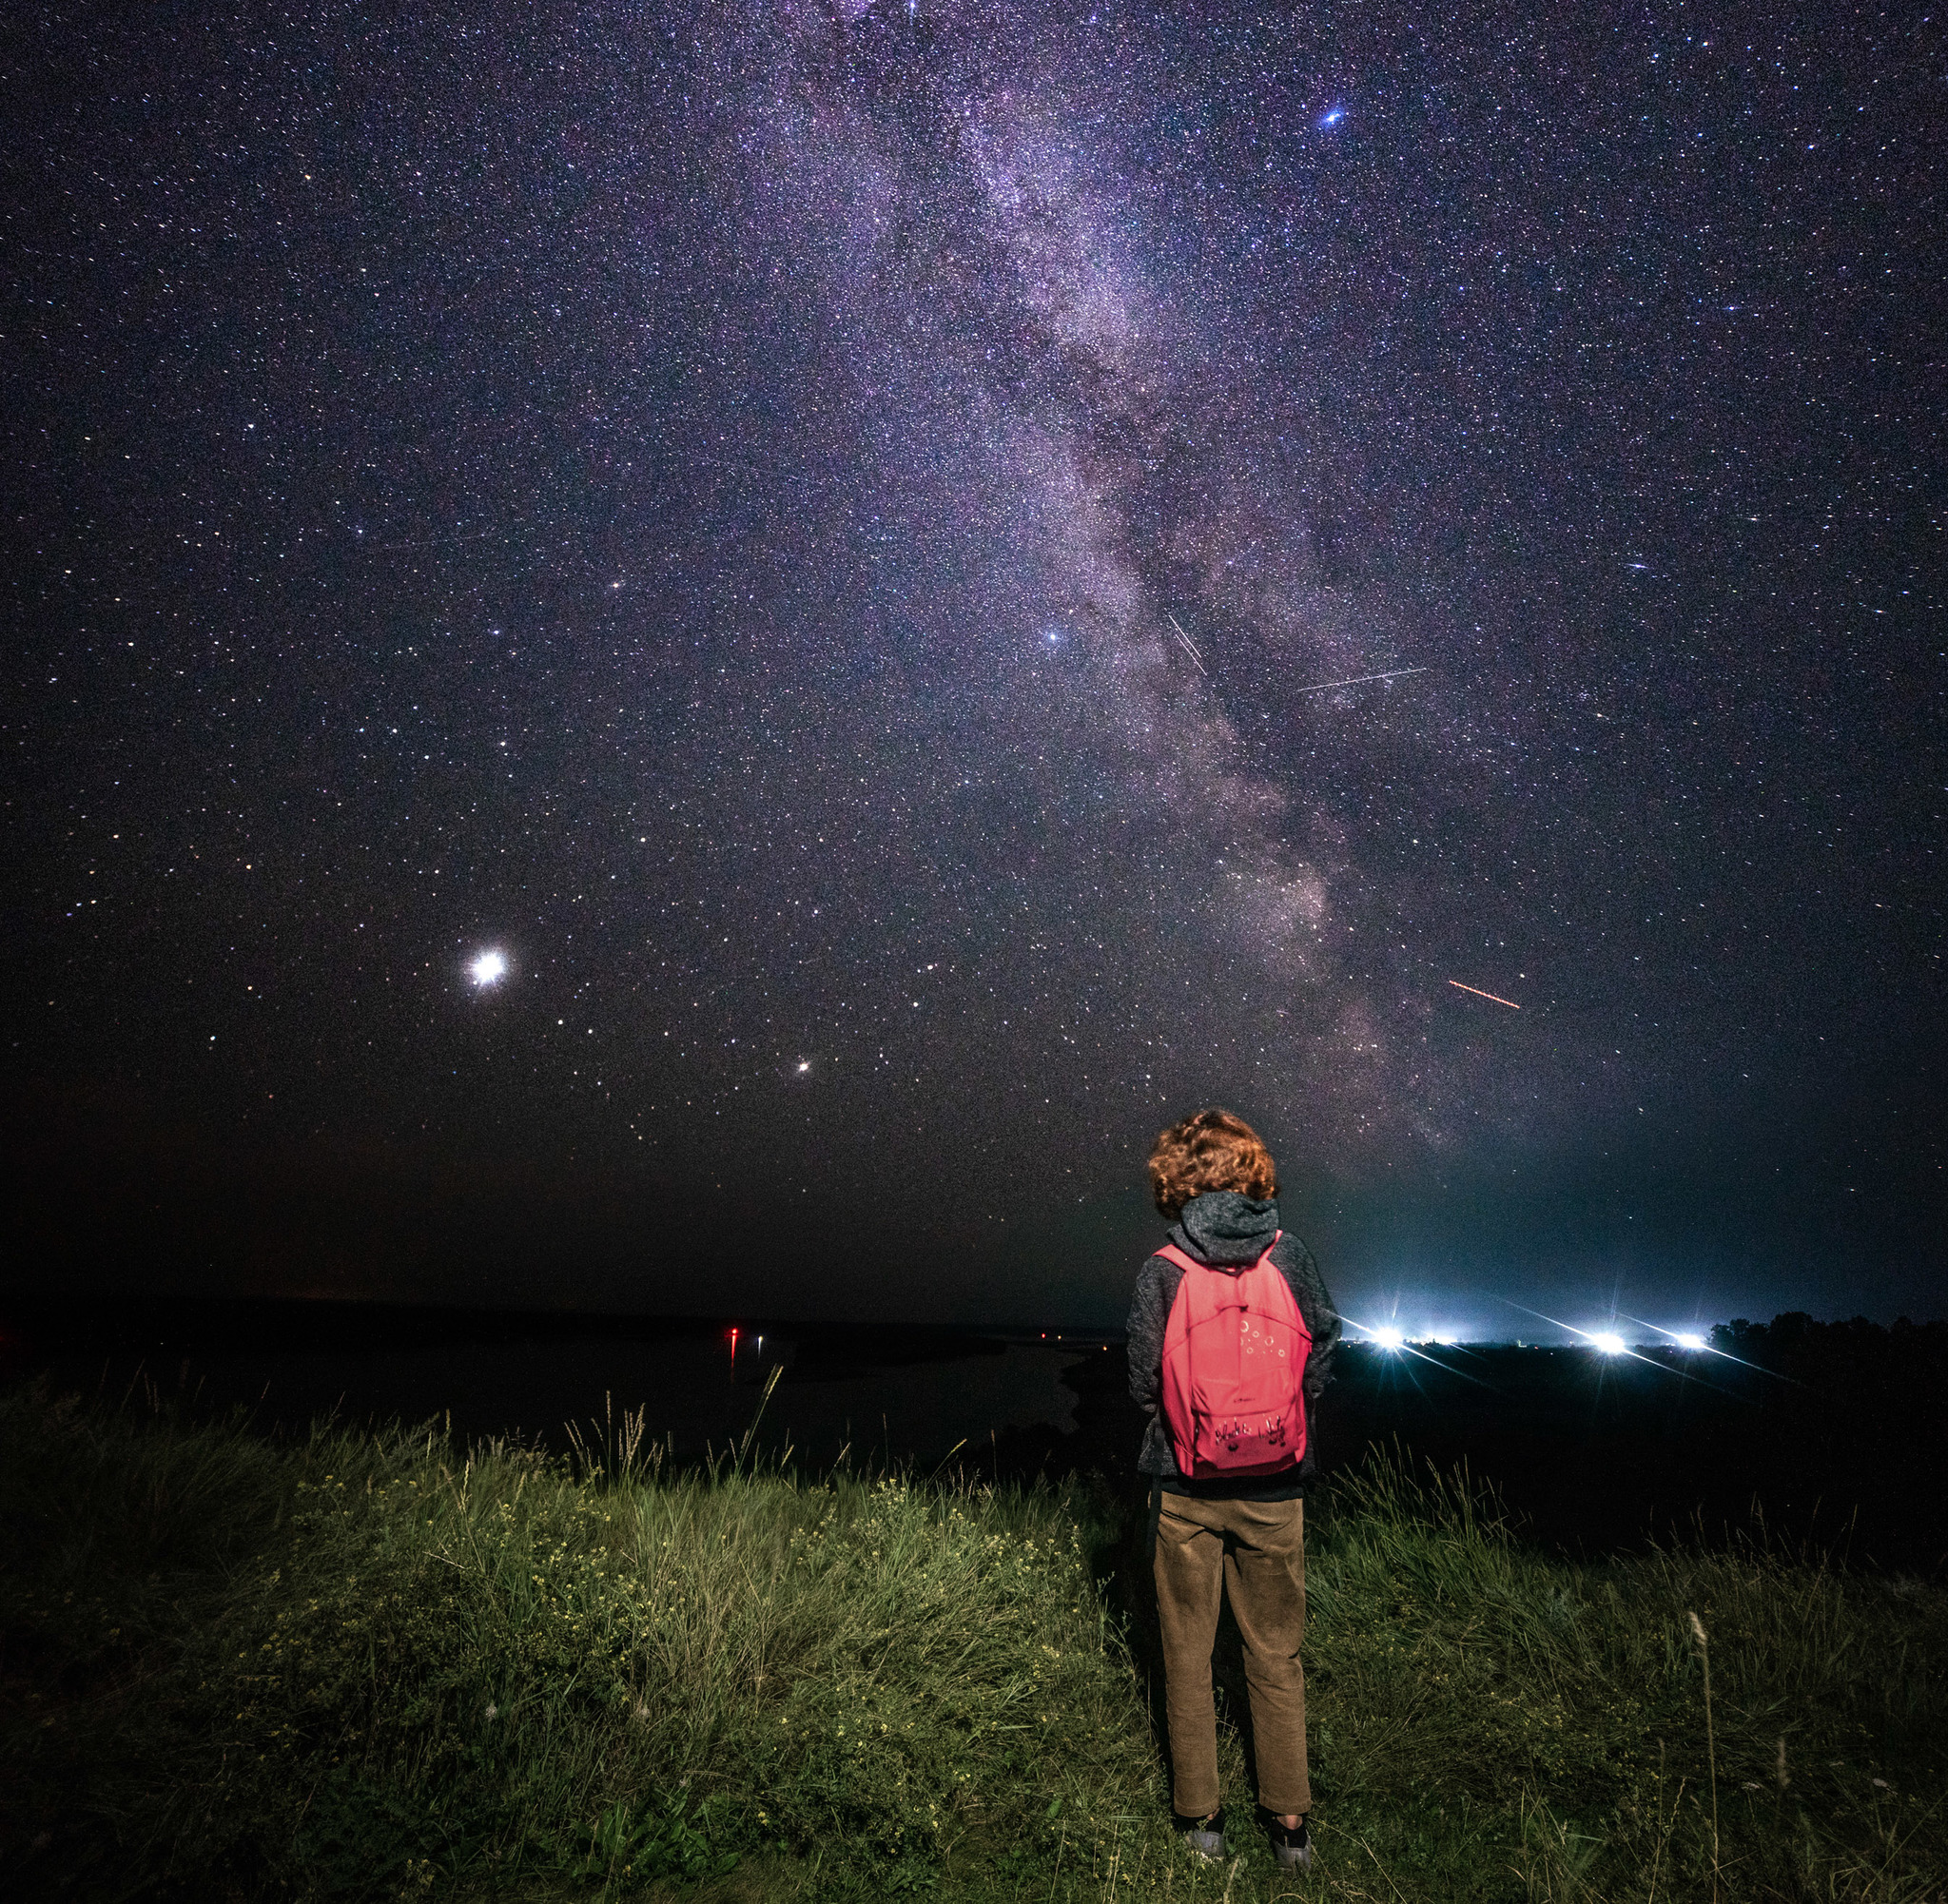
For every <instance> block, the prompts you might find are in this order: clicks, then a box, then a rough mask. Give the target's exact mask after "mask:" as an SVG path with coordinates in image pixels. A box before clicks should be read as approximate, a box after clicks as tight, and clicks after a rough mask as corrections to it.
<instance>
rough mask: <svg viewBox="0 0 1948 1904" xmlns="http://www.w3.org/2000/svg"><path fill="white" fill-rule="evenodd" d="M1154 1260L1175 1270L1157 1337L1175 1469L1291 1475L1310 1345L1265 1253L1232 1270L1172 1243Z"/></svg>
mask: <svg viewBox="0 0 1948 1904" xmlns="http://www.w3.org/2000/svg"><path fill="white" fill-rule="evenodd" d="M1279 1234H1284V1233H1283V1232H1282V1231H1281V1232H1280V1233H1279ZM1277 1243H1278V1238H1277V1236H1274V1237H1273V1238H1272V1244H1273V1248H1275V1249H1276V1247H1277ZM1157 1253H1158V1254H1159V1256H1162V1257H1165V1258H1166V1259H1167V1260H1169V1261H1170V1262H1173V1263H1175V1264H1176V1265H1177V1266H1178V1267H1179V1269H1180V1270H1182V1271H1183V1280H1182V1281H1181V1282H1179V1284H1178V1286H1177V1300H1176V1301H1175V1302H1173V1303H1172V1304H1171V1306H1170V1320H1169V1321H1168V1322H1167V1323H1166V1324H1165V1325H1164V1330H1163V1420H1164V1423H1165V1425H1166V1426H1167V1427H1168V1428H1169V1429H1170V1446H1171V1447H1172V1449H1173V1451H1174V1452H1175V1453H1176V1455H1177V1466H1178V1469H1179V1472H1180V1473H1182V1474H1183V1475H1185V1476H1186V1477H1187V1478H1189V1479H1190V1480H1193V1481H1209V1480H1215V1479H1217V1478H1219V1477H1222V1476H1228V1475H1247V1474H1276V1473H1278V1472H1280V1471H1281V1470H1282V1469H1284V1468H1287V1467H1293V1466H1294V1465H1295V1463H1296V1462H1297V1461H1298V1460H1299V1458H1300V1457H1301V1456H1302V1455H1303V1454H1304V1453H1305V1392H1304V1386H1303V1385H1304V1380H1305V1361H1306V1357H1307V1356H1308V1355H1310V1354H1311V1353H1312V1348H1313V1338H1312V1331H1310V1330H1309V1329H1307V1328H1306V1326H1305V1318H1304V1317H1303V1316H1301V1315H1300V1314H1299V1312H1298V1304H1297V1303H1296V1302H1295V1301H1294V1300H1293V1297H1292V1285H1291V1284H1290V1283H1288V1282H1287V1281H1286V1280H1285V1278H1284V1277H1283V1276H1282V1275H1281V1274H1280V1273H1278V1272H1277V1271H1276V1269H1274V1268H1273V1267H1272V1251H1271V1250H1267V1251H1266V1252H1265V1253H1264V1254H1263V1255H1262V1256H1260V1257H1259V1258H1258V1260H1257V1261H1256V1263H1252V1264H1250V1265H1248V1266H1245V1267H1240V1268H1229V1267H1221V1266H1213V1265H1211V1264H1208V1263H1200V1262H1198V1260H1197V1258H1196V1257H1195V1256H1190V1255H1186V1254H1185V1253H1184V1252H1183V1251H1181V1250H1179V1249H1178V1248H1177V1247H1176V1246H1175V1245H1174V1244H1166V1245H1165V1246H1164V1248H1162V1249H1161V1250H1159V1251H1158V1252H1157Z"/></svg>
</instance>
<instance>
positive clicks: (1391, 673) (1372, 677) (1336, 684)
mask: <svg viewBox="0 0 1948 1904" xmlns="http://www.w3.org/2000/svg"><path fill="white" fill-rule="evenodd" d="M1426 672H1427V670H1426V669H1425V668H1390V669H1389V670H1387V671H1386V673H1384V674H1353V675H1349V676H1348V677H1347V678H1346V679H1345V680H1344V681H1315V682H1314V683H1313V685H1312V686H1311V687H1310V688H1295V689H1294V690H1292V691H1293V692H1294V693H1295V694H1323V693H1324V692H1325V691H1326V690H1327V689H1328V688H1357V687H1358V686H1359V684H1360V683H1361V682H1362V681H1397V680H1399V679H1400V677H1401V676H1402V675H1403V674H1425V673H1426Z"/></svg>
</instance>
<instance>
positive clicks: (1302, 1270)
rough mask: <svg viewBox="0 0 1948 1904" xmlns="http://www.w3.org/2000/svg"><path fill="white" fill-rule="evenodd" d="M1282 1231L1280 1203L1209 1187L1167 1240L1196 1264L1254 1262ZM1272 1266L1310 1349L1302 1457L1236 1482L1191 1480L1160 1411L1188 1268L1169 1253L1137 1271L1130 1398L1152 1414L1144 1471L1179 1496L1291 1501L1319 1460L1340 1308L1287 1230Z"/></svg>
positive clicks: (1131, 1328)
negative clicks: (1168, 1346) (1169, 1336)
mask: <svg viewBox="0 0 1948 1904" xmlns="http://www.w3.org/2000/svg"><path fill="white" fill-rule="evenodd" d="M1277 1232H1278V1206H1277V1205H1276V1203H1260V1202H1259V1201H1258V1200H1257V1199H1256V1197H1251V1196H1240V1195H1238V1194H1237V1192H1236V1191H1234V1190H1210V1191H1206V1192H1205V1193H1204V1195H1202V1196H1194V1197H1192V1198H1191V1200H1190V1201H1189V1202H1188V1203H1186V1204H1185V1205H1184V1207H1183V1210H1182V1212H1181V1213H1180V1214H1179V1217H1178V1220H1177V1222H1176V1223H1174V1224H1173V1225H1172V1226H1171V1231H1170V1240H1171V1241H1172V1242H1173V1243H1175V1244H1176V1245H1177V1247H1178V1248H1179V1250H1181V1251H1182V1252H1183V1253H1184V1254H1185V1255H1187V1256H1189V1257H1191V1258H1192V1260H1193V1261H1195V1262H1199V1263H1211V1264H1215V1265H1218V1266H1224V1267H1229V1266H1233V1265H1242V1264H1246V1263H1255V1262H1256V1261H1257V1259H1258V1258H1259V1257H1260V1256H1262V1255H1263V1254H1264V1253H1265V1246H1266V1245H1267V1244H1268V1243H1270V1242H1271V1240H1272V1238H1273V1237H1274V1236H1275V1235H1276V1234H1277ZM1272 1267H1273V1268H1274V1269H1276V1270H1277V1271H1278V1272H1279V1273H1280V1274H1282V1275H1283V1276H1284V1278H1285V1280H1286V1282H1287V1283H1288V1284H1290V1285H1291V1288H1292V1293H1293V1297H1294V1299H1295V1301H1296V1302H1297V1304H1298V1312H1299V1314H1300V1316H1301V1317H1302V1318H1303V1319H1304V1321H1305V1326H1306V1328H1307V1329H1308V1330H1310V1331H1312V1338H1313V1350H1312V1354H1311V1355H1310V1356H1309V1357H1308V1358H1307V1360H1306V1365H1305V1403H1306V1447H1305V1458H1304V1460H1302V1461H1301V1462H1300V1463H1299V1464H1298V1466H1297V1467H1296V1468H1295V1469H1294V1470H1293V1471H1292V1472H1291V1473H1290V1474H1273V1475H1250V1476H1245V1477H1241V1478H1240V1479H1238V1480H1237V1481H1189V1480H1186V1479H1185V1478H1184V1476H1183V1474H1182V1473H1181V1472H1180V1471H1179V1467H1178V1465H1177V1457H1176V1455H1174V1454H1173V1453H1172V1452H1171V1447H1170V1432H1169V1430H1168V1429H1167V1428H1165V1427H1164V1425H1163V1418H1162V1413H1161V1409H1160V1404H1161V1398H1162V1389H1163V1330H1164V1326H1165V1324H1166V1323H1167V1322H1168V1321H1169V1320H1170V1306H1171V1304H1172V1303H1174V1302H1175V1301H1176V1300H1177V1290H1178V1285H1179V1283H1180V1282H1182V1280H1183V1275H1184V1273H1183V1271H1182V1270H1181V1269H1179V1267H1178V1265H1177V1264H1175V1263H1173V1262H1171V1261H1170V1260H1169V1259H1168V1258H1167V1257H1164V1256H1152V1257H1151V1258H1150V1259H1149V1260H1148V1261H1147V1262H1146V1263H1145V1264H1144V1265H1143V1267H1142V1269H1141V1270H1140V1271H1139V1272H1138V1273H1137V1293H1136V1296H1135V1298H1134V1299H1133V1300H1132V1302H1131V1303H1130V1321H1129V1357H1130V1396H1131V1398H1132V1399H1133V1400H1134V1401H1135V1402H1136V1404H1137V1406H1138V1407H1139V1408H1140V1409H1143V1410H1144V1411H1145V1412H1146V1413H1147V1414H1148V1415H1149V1417H1150V1421H1149V1425H1148V1427H1147V1428H1145V1429H1144V1430H1143V1449H1142V1452H1141V1453H1140V1455H1139V1456H1138V1457H1137V1467H1138V1470H1139V1472H1140V1473H1143V1474H1148V1475H1153V1476H1155V1477H1156V1478H1157V1479H1158V1480H1159V1481H1160V1482H1161V1483H1162V1485H1163V1486H1164V1488H1165V1489H1166V1490H1168V1491H1169V1492H1171V1493H1176V1494H1204V1495H1214V1494H1215V1495H1222V1496H1224V1497H1226V1498H1229V1499H1234V1500H1236V1499H1245V1500H1255V1501H1287V1500H1291V1499H1293V1498H1294V1497H1295V1496H1296V1495H1300V1494H1303V1493H1304V1492H1305V1477H1306V1476H1307V1475H1309V1474H1311V1473H1312V1472H1313V1471H1314V1469H1315V1466H1316V1464H1315V1461H1314V1455H1313V1451H1314V1447H1315V1422H1316V1405H1317V1402H1318V1398H1319V1395H1320V1393H1321V1392H1322V1391H1323V1390H1324V1389H1325V1387H1326V1384H1327V1383H1328V1382H1330V1381H1331V1380H1332V1379H1333V1350H1334V1346H1335V1345H1336V1344H1337V1343H1338V1340H1339V1314H1338V1311H1336V1310H1335V1309H1334V1307H1333V1298H1332V1296H1331V1295H1330V1294H1328V1293H1327V1291H1326V1284H1325V1279H1324V1277H1322V1276H1321V1275H1320V1274H1319V1266H1318V1264H1317V1263H1316V1262H1315V1261H1314V1259H1313V1253H1312V1252H1311V1251H1310V1250H1308V1249H1307V1248H1306V1246H1305V1245H1304V1244H1303V1243H1302V1242H1300V1241H1299V1239H1298V1238H1297V1237H1296V1236H1295V1235H1293V1234H1291V1233H1290V1232H1289V1231H1288V1232H1287V1233H1286V1234H1284V1235H1283V1236H1280V1237H1279V1238H1278V1247H1277V1248H1276V1250H1274V1251H1273V1252H1272Z"/></svg>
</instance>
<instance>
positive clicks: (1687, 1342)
mask: <svg viewBox="0 0 1948 1904" xmlns="http://www.w3.org/2000/svg"><path fill="white" fill-rule="evenodd" d="M1671 1340H1672V1341H1673V1342H1675V1343H1676V1344H1677V1345H1678V1347H1679V1348H1680V1349H1709V1348H1710V1347H1711V1345H1710V1343H1708V1342H1707V1341H1705V1339H1704V1337H1703V1336H1702V1335H1695V1334H1687V1335H1674V1336H1672V1337H1671Z"/></svg>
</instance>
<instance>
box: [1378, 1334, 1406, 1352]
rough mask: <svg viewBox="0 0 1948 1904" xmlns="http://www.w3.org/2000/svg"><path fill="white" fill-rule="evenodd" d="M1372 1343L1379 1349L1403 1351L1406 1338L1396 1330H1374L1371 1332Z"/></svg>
mask: <svg viewBox="0 0 1948 1904" xmlns="http://www.w3.org/2000/svg"><path fill="white" fill-rule="evenodd" d="M1373 1343H1374V1346H1375V1347H1377V1348H1380V1349H1405V1348H1406V1347H1407V1338H1406V1336H1404V1335H1403V1334H1401V1332H1400V1331H1398V1330H1397V1329H1376V1330H1374V1331H1373Z"/></svg>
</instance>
